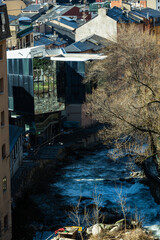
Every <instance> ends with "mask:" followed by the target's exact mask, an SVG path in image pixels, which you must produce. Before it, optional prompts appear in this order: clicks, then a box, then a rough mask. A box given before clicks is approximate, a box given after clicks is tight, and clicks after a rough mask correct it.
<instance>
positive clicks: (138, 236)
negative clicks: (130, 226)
mask: <svg viewBox="0 0 160 240" xmlns="http://www.w3.org/2000/svg"><path fill="white" fill-rule="evenodd" d="M153 239H154V237H153V236H152V235H151V234H147V233H145V232H144V231H143V230H142V229H140V228H137V229H135V230H128V231H127V232H124V231H119V232H114V233H113V232H108V231H104V232H101V233H100V234H99V235H98V236H91V237H90V238H89V240H153Z"/></svg>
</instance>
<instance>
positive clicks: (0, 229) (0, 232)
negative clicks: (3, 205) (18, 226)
mask: <svg viewBox="0 0 160 240" xmlns="http://www.w3.org/2000/svg"><path fill="white" fill-rule="evenodd" d="M1 236H2V225H1V221H0V237H1Z"/></svg>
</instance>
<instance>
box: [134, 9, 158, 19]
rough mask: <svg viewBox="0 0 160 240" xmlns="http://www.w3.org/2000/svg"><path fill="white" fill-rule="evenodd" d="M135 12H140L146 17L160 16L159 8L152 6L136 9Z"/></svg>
mask: <svg viewBox="0 0 160 240" xmlns="http://www.w3.org/2000/svg"><path fill="white" fill-rule="evenodd" d="M133 12H135V13H140V14H141V15H143V16H144V17H146V18H147V17H153V18H158V17H160V12H159V11H157V10H154V9H152V8H143V9H141V10H134V11H133Z"/></svg>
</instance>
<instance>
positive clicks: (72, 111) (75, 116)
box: [66, 104, 81, 127]
mask: <svg viewBox="0 0 160 240" xmlns="http://www.w3.org/2000/svg"><path fill="white" fill-rule="evenodd" d="M66 116H67V119H66V120H67V121H73V122H79V126H80V127H81V104H69V105H67V106H66Z"/></svg>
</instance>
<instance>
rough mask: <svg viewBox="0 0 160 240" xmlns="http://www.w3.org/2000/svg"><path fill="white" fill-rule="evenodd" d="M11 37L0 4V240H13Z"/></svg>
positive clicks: (5, 11) (2, 7)
mask: <svg viewBox="0 0 160 240" xmlns="http://www.w3.org/2000/svg"><path fill="white" fill-rule="evenodd" d="M8 37H10V31H9V21H8V14H7V8H6V5H5V4H2V3H0V196H1V197H0V213H1V214H0V239H2V240H11V238H12V229H11V193H10V192H11V189H10V157H9V123H8V83H7V62H6V39H7V38H8Z"/></svg>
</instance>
